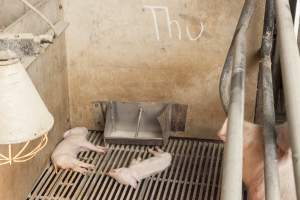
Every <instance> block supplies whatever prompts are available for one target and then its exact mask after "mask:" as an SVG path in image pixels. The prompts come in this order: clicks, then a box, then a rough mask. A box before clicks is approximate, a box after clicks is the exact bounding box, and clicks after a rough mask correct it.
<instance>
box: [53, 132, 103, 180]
mask: <svg viewBox="0 0 300 200" xmlns="http://www.w3.org/2000/svg"><path fill="white" fill-rule="evenodd" d="M87 135H88V130H87V129H86V128H85V127H77V128H73V129H70V130H68V131H67V132H65V133H64V140H63V141H61V142H60V143H59V144H58V145H57V147H56V148H55V150H54V151H53V153H52V155H51V161H52V163H53V165H54V168H55V172H56V173H57V170H58V167H59V168H62V169H72V170H74V171H77V172H80V173H82V174H85V173H86V172H88V169H94V168H95V166H94V165H92V164H88V163H84V162H82V161H80V160H77V154H78V153H79V152H81V151H86V150H92V151H96V152H98V153H105V152H106V151H107V148H106V147H102V146H95V145H94V144H92V143H90V142H89V141H88V140H87V138H86V137H87Z"/></svg>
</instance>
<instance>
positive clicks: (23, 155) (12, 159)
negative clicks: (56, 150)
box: [0, 134, 48, 166]
mask: <svg viewBox="0 0 300 200" xmlns="http://www.w3.org/2000/svg"><path fill="white" fill-rule="evenodd" d="M30 143H31V141H30V140H29V141H27V142H26V143H25V144H24V145H23V147H22V148H21V149H20V150H18V151H17V153H16V154H15V155H14V154H13V146H14V145H13V144H8V145H6V146H7V148H8V155H7V156H5V155H3V154H2V153H0V166H1V165H6V164H9V165H12V163H20V162H26V161H28V160H30V159H32V158H33V157H34V156H35V155H36V154H37V153H38V152H39V151H41V150H42V149H43V148H44V147H45V146H46V145H47V143H48V134H44V135H43V136H42V137H41V138H40V141H39V143H38V144H37V145H36V146H35V147H33V148H32V149H31V150H29V151H28V149H29V148H28V146H29V144H30ZM26 151H28V152H26Z"/></svg>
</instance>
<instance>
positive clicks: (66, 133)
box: [64, 129, 71, 138]
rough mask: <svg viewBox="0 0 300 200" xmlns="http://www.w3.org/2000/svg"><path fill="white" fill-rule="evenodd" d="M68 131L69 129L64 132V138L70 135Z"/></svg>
mask: <svg viewBox="0 0 300 200" xmlns="http://www.w3.org/2000/svg"><path fill="white" fill-rule="evenodd" d="M70 133H71V129H70V130H68V131H66V132H65V133H64V138H66V137H68V136H69V135H70Z"/></svg>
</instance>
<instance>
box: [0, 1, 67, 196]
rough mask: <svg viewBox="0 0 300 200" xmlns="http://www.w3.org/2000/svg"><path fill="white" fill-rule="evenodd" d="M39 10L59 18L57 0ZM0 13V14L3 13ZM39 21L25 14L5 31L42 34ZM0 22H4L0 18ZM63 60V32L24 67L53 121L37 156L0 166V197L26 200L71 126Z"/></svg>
mask: <svg viewBox="0 0 300 200" xmlns="http://www.w3.org/2000/svg"><path fill="white" fill-rule="evenodd" d="M2 2H3V1H2ZM44 2H46V1H44ZM4 3H7V4H5V5H2V6H4V7H6V8H7V9H8V8H9V7H10V6H12V5H11V4H10V3H11V2H8V1H4ZM12 3H13V2H12ZM55 5H56V6H55ZM1 9H2V7H1ZM40 9H41V10H43V11H44V12H45V13H46V14H47V15H48V16H49V17H50V19H51V20H52V22H53V23H56V22H57V21H58V20H59V18H60V14H59V13H58V12H59V8H58V1H53V0H51V1H49V4H47V3H46V4H42V5H41V6H40ZM7 11H8V10H5V13H6V14H7V15H10V14H11V12H7ZM0 13H1V14H2V12H0ZM19 17H20V16H19ZM39 20H40V19H39V18H37V17H36V15H35V14H33V13H27V14H26V15H24V16H22V17H20V18H19V19H18V20H17V21H15V22H14V23H13V24H10V26H8V27H7V29H6V32H11V33H19V32H33V33H45V32H46V31H47V30H48V29H49V27H48V26H47V25H46V24H45V23H43V22H41V21H39ZM0 21H1V22H3V21H2V18H1V17H0ZM66 61H67V60H66V47H65V36H64V34H62V35H60V36H59V37H58V38H57V39H56V40H55V42H54V43H53V44H51V45H50V46H49V47H48V48H47V49H45V51H43V52H42V53H41V54H40V55H39V56H38V57H37V58H36V59H34V61H33V63H31V64H30V65H29V66H28V68H27V72H28V74H29V76H30V77H31V79H32V81H33V83H34V85H35V86H36V88H37V90H38V92H39V94H40V95H41V97H42V99H43V100H44V102H45V104H46V105H47V107H48V109H49V111H50V112H51V113H52V115H53V117H54V119H55V124H54V127H53V129H52V130H51V131H50V132H49V134H48V136H49V141H48V144H47V146H46V147H45V148H44V149H43V150H42V151H41V152H39V153H38V154H37V156H36V157H34V158H33V159H32V160H30V161H28V162H25V163H14V164H13V165H11V166H9V165H4V166H0V177H1V179H0V199H3V200H21V199H26V196H27V195H28V194H29V192H30V191H31V189H32V187H33V184H34V181H35V180H36V179H37V178H38V177H39V176H40V175H41V172H42V170H43V169H44V168H45V166H46V164H47V163H48V162H49V158H50V155H51V153H52V151H53V149H54V147H55V145H56V144H57V143H58V142H59V141H60V140H61V139H62V133H63V132H64V131H65V130H67V129H69V128H70V122H69V100H68V80H67V63H66ZM28 117H30V113H28ZM37 142H38V141H33V142H32V143H31V144H30V145H29V146H28V148H29V149H32V148H33V147H34V146H35V145H36V144H37ZM20 146H21V145H17V146H13V147H12V150H13V153H16V152H17V149H19V148H20ZM0 153H2V154H5V155H7V153H8V147H7V146H3V145H0Z"/></svg>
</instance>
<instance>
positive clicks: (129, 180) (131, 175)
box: [107, 148, 172, 188]
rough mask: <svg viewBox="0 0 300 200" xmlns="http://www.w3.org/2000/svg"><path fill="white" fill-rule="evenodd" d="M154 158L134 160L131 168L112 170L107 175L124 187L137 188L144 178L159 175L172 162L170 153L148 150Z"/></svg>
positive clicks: (130, 165) (157, 149)
mask: <svg viewBox="0 0 300 200" xmlns="http://www.w3.org/2000/svg"><path fill="white" fill-rule="evenodd" d="M148 151H149V153H150V154H152V155H153V157H151V158H148V159H145V160H141V158H138V159H133V160H132V161H131V162H130V164H129V167H122V168H118V169H112V170H110V171H109V172H108V173H107V175H109V176H111V177H112V178H114V179H116V180H117V181H118V182H119V183H121V184H124V185H131V186H132V187H133V188H136V187H137V183H138V182H139V181H141V180H142V179H144V178H147V177H150V176H151V175H154V174H157V173H159V172H161V171H163V170H165V169H166V168H168V167H169V166H170V164H171V161H172V156H171V154H170V153H167V152H163V151H162V150H161V149H159V148H156V150H152V149H149V150H148Z"/></svg>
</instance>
